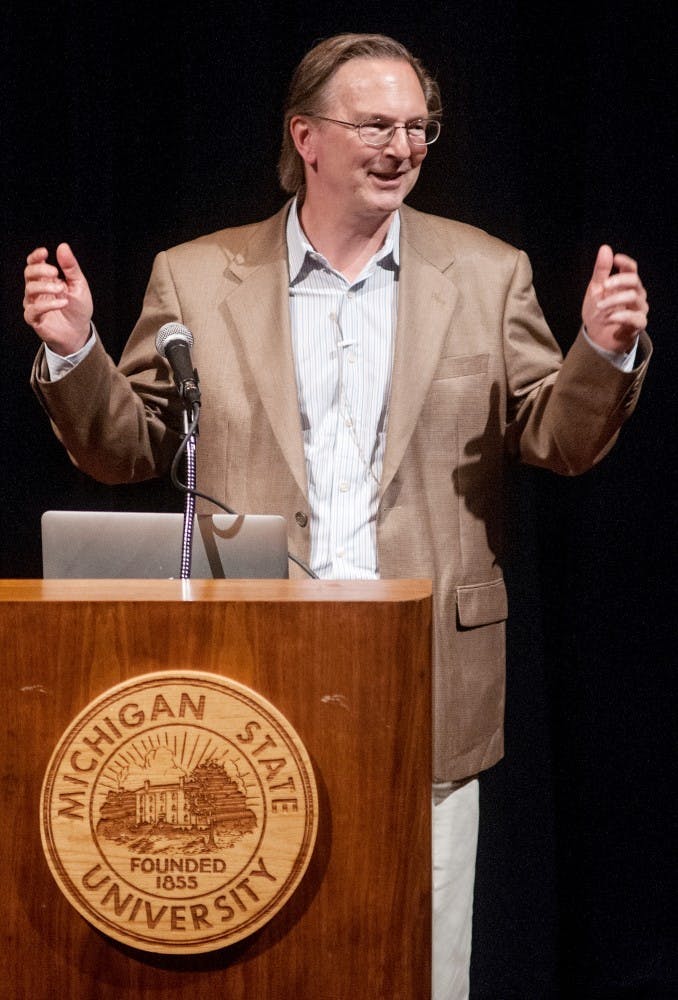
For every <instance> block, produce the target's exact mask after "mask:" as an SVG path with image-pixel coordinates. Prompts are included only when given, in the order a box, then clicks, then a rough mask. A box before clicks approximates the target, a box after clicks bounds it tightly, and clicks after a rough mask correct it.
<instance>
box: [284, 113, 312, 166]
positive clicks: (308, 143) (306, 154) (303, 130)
mask: <svg viewBox="0 0 678 1000" xmlns="http://www.w3.org/2000/svg"><path fill="white" fill-rule="evenodd" d="M290 135H291V136H292V141H293V142H294V146H295V148H296V150H297V153H299V156H300V157H301V158H302V160H303V161H304V163H306V164H307V165H308V166H309V167H312V166H314V164H315V162H316V158H317V157H316V150H315V139H316V135H317V132H316V130H315V129H314V128H313V126H312V125H311V124H310V122H309V120H308V118H305V117H304V116H303V115H295V116H294V118H292V119H291V120H290Z"/></svg>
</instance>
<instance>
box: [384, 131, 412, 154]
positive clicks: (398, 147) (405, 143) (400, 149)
mask: <svg viewBox="0 0 678 1000" xmlns="http://www.w3.org/2000/svg"><path fill="white" fill-rule="evenodd" d="M394 128H395V131H394V132H393V135H392V136H391V138H390V139H389V141H388V142H387V143H386V147H385V148H386V150H391V151H392V152H393V154H394V155H395V156H397V157H399V158H400V159H407V157H408V156H409V155H410V151H411V146H410V140H409V137H408V135H407V126H406V125H396V126H394Z"/></svg>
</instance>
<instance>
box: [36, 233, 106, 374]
mask: <svg viewBox="0 0 678 1000" xmlns="http://www.w3.org/2000/svg"><path fill="white" fill-rule="evenodd" d="M48 256H49V255H48V252H47V250H46V249H45V247H38V248H37V249H35V250H33V252H32V253H30V254H29V255H28V257H27V258H26V268H25V270H24V278H25V282H26V285H25V292H24V319H25V320H26V322H27V323H28V325H29V326H32V327H33V329H34V330H35V332H36V333H37V335H38V336H39V337H40V338H41V340H44V342H45V343H46V344H47V346H48V347H50V348H51V350H53V351H54V352H55V353H56V354H61V355H63V356H66V355H67V354H74V353H75V352H76V351H78V350H80V348H81V347H83V346H84V344H85V343H86V342H87V339H88V337H89V335H90V322H91V319H92V311H93V305H92V295H91V293H90V290H89V285H88V284H87V281H86V279H85V276H84V274H83V273H82V271H81V270H80V266H79V264H78V262H77V260H76V259H75V255H74V254H73V251H72V250H71V248H70V247H69V245H68V244H67V243H60V244H59V246H58V247H57V250H56V259H57V263H58V265H59V267H60V268H61V273H62V275H63V277H61V275H60V274H59V267H56V266H55V265H54V264H50V263H48V260H47V258H48Z"/></svg>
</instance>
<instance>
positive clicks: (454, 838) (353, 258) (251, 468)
mask: <svg viewBox="0 0 678 1000" xmlns="http://www.w3.org/2000/svg"><path fill="white" fill-rule="evenodd" d="M439 116H440V98H439V94H438V89H437V86H436V84H435V83H434V81H432V79H431V78H430V76H429V75H428V74H427V73H426V71H425V70H424V69H423V67H422V66H421V64H420V63H419V62H418V61H417V60H416V59H414V58H413V57H412V56H411V55H410V53H409V52H407V50H405V49H404V48H403V47H402V46H401V45H399V44H398V43H397V42H394V41H393V40H392V39H388V38H385V37H383V36H364V35H363V36H361V35H345V36H338V37H336V38H332V39H329V40H327V41H325V42H323V43H321V44H320V45H318V46H316V47H315V48H314V49H313V50H312V51H311V52H310V53H309V54H308V55H307V56H306V57H305V59H304V60H303V61H302V63H301V64H300V66H299V68H298V69H297V71H296V73H295V76H294V78H293V80H292V85H291V88H290V95H289V100H288V106H287V112H286V117H285V132H284V140H283V150H282V155H281V161H280V176H281V181H282V184H283V187H285V188H286V190H288V191H289V192H290V193H293V194H295V195H296V198H295V200H294V201H293V202H292V204H291V205H286V206H285V208H284V209H283V211H282V212H280V213H279V214H278V215H277V216H275V217H274V218H273V219H269V220H267V221H265V222H262V223H258V224H255V225H252V226H246V227H242V228H240V229H235V230H224V231H222V232H220V233H216V234H213V235H211V236H207V237H203V238H202V239H199V240H196V241H194V242H192V243H189V244H185V245H184V246H181V247H175V248H173V249H172V250H170V251H168V252H166V253H162V254H160V255H159V256H158V258H157V259H156V262H155V264H154V268H153V273H152V276H151V279H150V283H149V286H148V290H147V293H146V297H145V300H144V307H143V311H142V314H141V317H140V319H139V322H138V324H137V326H136V327H135V330H134V332H133V333H132V336H131V338H130V341H129V343H128V345H127V347H126V349H125V352H124V354H123V358H122V360H121V363H120V367H119V369H118V370H116V369H115V367H114V366H113V364H112V362H111V361H110V359H109V358H108V357H107V356H106V354H105V352H104V349H103V347H102V345H101V343H100V341H99V340H98V338H97V337H96V334H95V333H94V331H93V328H92V326H91V318H92V301H91V297H90V295H89V290H88V287H87V283H86V281H85V278H84V277H83V275H82V272H81V271H80V269H79V267H78V265H77V262H76V260H75V257H74V256H73V254H72V252H71V250H70V248H69V247H67V246H66V245H64V244H62V245H61V246H60V247H58V248H57V261H58V264H59V265H60V267H61V270H62V272H63V278H61V277H60V276H59V272H58V270H57V268H55V267H54V266H53V265H51V264H49V263H48V260H47V256H48V255H47V250H46V249H45V248H40V249H37V250H35V251H33V253H31V254H30V256H29V258H28V265H27V268H26V297H25V316H26V320H27V322H28V323H29V324H30V325H31V326H32V327H33V328H34V329H35V330H36V332H37V333H38V335H39V336H40V337H41V338H42V339H43V341H44V342H45V349H43V350H42V351H41V353H40V354H39V356H38V359H37V361H36V365H35V369H34V386H35V389H36V392H37V393H38V395H39V397H40V398H41V400H42V401H43V404H44V406H45V408H46V409H47V411H48V413H49V415H50V417H51V419H52V421H53V423H54V425H55V427H56V430H57V433H58V434H59V436H60V437H61V439H62V440H63V442H64V444H65V445H66V447H67V448H68V450H69V452H70V453H71V455H72V456H73V457H74V459H75V461H76V462H77V463H78V465H79V466H80V467H81V468H82V469H84V470H85V471H87V472H89V473H91V474H92V475H94V476H96V477H97V478H99V479H101V480H103V481H105V482H118V481H131V480H139V479H144V478H147V477H149V476H153V475H159V474H163V473H164V472H165V471H166V470H167V468H168V465H169V463H170V461H171V458H172V456H173V454H174V451H175V449H176V447H177V445H178V441H179V429H180V426H181V424H180V407H179V405H178V400H177V396H176V392H175V391H174V389H173V386H172V384H171V380H170V378H169V376H168V371H167V367H166V365H165V362H164V361H163V360H162V359H160V358H159V357H158V356H157V354H156V351H155V347H154V338H155V334H156V332H157V330H158V329H159V327H160V326H161V325H162V324H163V323H165V322H168V321H171V320H179V321H180V322H182V323H185V324H186V325H187V326H188V327H189V329H191V330H192V332H193V334H194V337H195V349H194V361H195V363H196V367H197V368H198V370H199V372H200V373H201V378H202V391H203V412H202V417H201V437H200V443H199V449H200V460H199V469H200V478H201V487H202V489H203V490H204V491H205V492H207V493H209V494H211V495H215V496H217V497H220V498H223V499H225V500H226V501H227V502H228V504H229V505H230V506H232V507H234V508H235V509H237V510H242V511H247V512H261V511H269V512H271V511H275V512H280V513H283V514H285V515H286V517H287V520H288V525H289V544H290V548H291V550H292V551H294V552H295V553H297V554H299V555H301V556H302V557H305V558H307V559H308V560H309V561H310V563H311V566H312V567H313V569H314V570H315V571H316V572H317V573H318V575H319V576H323V577H363V578H374V577H377V576H379V575H381V576H382V577H394V576H407V577H420V576H424V577H427V576H430V577H432V579H433V581H434V661H435V664H434V668H435V675H434V697H435V704H434V712H435V717H434V774H433V779H434V802H435V806H434V811H433V816H434V822H433V827H434V830H433V840H434V963H433V981H434V995H435V996H436V997H440V998H443V997H444V998H452V997H455V998H456V997H463V996H466V995H467V993H468V964H469V955H470V921H471V903H472V892H473V865H474V857H475V844H476V836H477V781H476V780H475V778H476V776H477V774H478V773H479V772H480V771H482V770H483V769H485V768H487V767H489V766H490V765H491V764H493V763H494V762H495V761H496V760H497V759H498V758H499V757H500V756H501V754H502V752H503V744H502V722H503V699H504V622H505V619H506V615H507V605H506V593H505V590H504V584H503V578H502V571H501V565H502V547H503V540H502V517H501V515H502V495H503V488H504V475H505V465H506V459H507V458H516V459H519V460H521V461H525V462H529V463H532V464H535V465H539V466H544V467H548V468H551V469H553V470H555V471H557V472H560V473H564V474H573V473H577V472H581V471H583V470H585V469H587V468H589V467H590V466H591V465H592V464H593V463H594V462H596V461H597V460H598V459H599V458H600V457H601V456H602V455H603V454H604V453H605V452H606V451H607V450H608V449H609V447H610V446H611V445H612V443H613V441H614V438H615V436H616V433H617V431H618V429H619V427H620V426H621V424H622V422H623V421H624V419H625V418H626V417H627V416H628V415H629V414H630V413H631V411H632V410H633V408H634V406H635V402H636V399H637V395H638V391H639V389H640V385H641V382H642V378H643V375H644V371H645V367H646V364H647V358H648V357H649V353H650V348H649V341H648V339H647V336H646V334H645V333H644V332H643V331H644V328H645V323H646V317H647V301H646V296H645V292H644V289H643V286H642V283H641V281H640V279H639V276H638V270H637V267H636V264H635V262H634V261H633V260H632V259H631V258H629V257H627V256H625V255H623V254H613V252H612V250H611V249H610V248H609V247H607V246H603V247H601V248H600V250H599V251H598V255H597V258H596V262H595V266H594V270H593V275H592V278H591V282H590V284H589V286H588V288H587V291H586V295H585V298H584V303H583V307H582V318H583V323H584V327H585V329H582V331H581V332H580V333H579V336H578V338H577V340H576V341H575V343H574V345H573V347H572V349H571V351H570V352H569V353H568V355H567V357H566V359H565V360H564V361H563V359H562V358H561V356H560V353H559V350H558V348H557V346H556V344H555V342H554V340H553V338H552V336H551V334H550V332H549V330H548V328H547V326H546V323H545V321H544V318H543V316H542V313H541V311H540V309H539V306H538V304H537V301H536V298H535V295H534V292H533V289H532V284H531V271H530V266H529V262H528V261H527V258H526V257H525V255H524V254H522V253H520V252H518V251H516V250H514V249H513V248H511V247H508V246H506V245H505V244H503V243H501V242H500V241H498V240H495V239H493V238H491V237H489V236H487V235H486V234H484V233H481V232H479V231H478V230H475V229H473V228H471V227H468V226H464V225H461V224H458V223H454V222H450V221H448V220H445V219H440V218H435V217H432V216H424V215H422V214H420V213H418V212H415V211H413V210H412V209H409V208H407V207H405V206H404V204H403V202H404V199H405V198H406V197H407V195H408V194H409V192H410V191H411V190H412V188H413V186H414V184H415V183H416V181H417V178H418V176H419V171H420V169H421V165H422V163H423V160H424V158H425V157H426V155H427V152H428V145H430V143H431V142H432V141H434V140H435V138H436V137H437V135H438V131H439V125H438V118H439Z"/></svg>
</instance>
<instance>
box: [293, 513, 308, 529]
mask: <svg viewBox="0 0 678 1000" xmlns="http://www.w3.org/2000/svg"><path fill="white" fill-rule="evenodd" d="M294 520H295V521H296V522H297V524H298V525H299V527H300V528H305V527H306V525H307V524H308V515H307V514H304V512H303V510H298V511H297V512H296V514H295V515H294Z"/></svg>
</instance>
